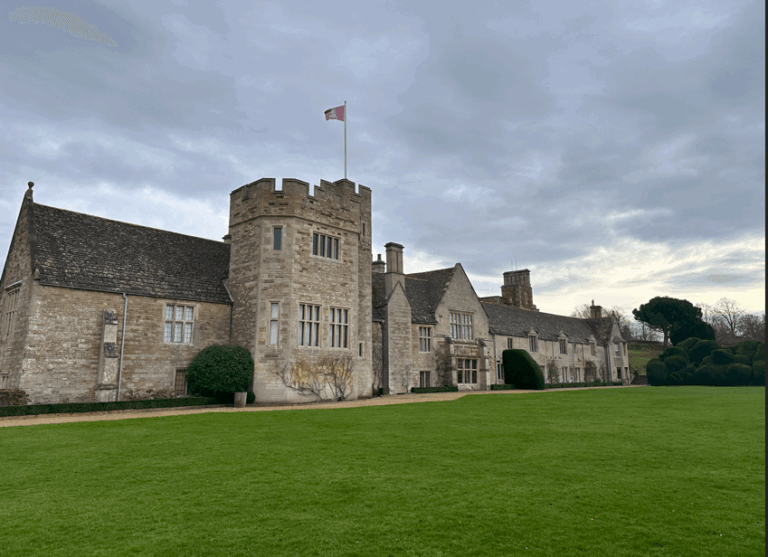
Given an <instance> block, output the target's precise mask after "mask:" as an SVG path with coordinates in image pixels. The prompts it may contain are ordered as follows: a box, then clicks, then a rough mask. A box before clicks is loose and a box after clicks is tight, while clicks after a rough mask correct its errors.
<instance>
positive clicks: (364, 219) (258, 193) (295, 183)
mask: <svg viewBox="0 0 768 557" xmlns="http://www.w3.org/2000/svg"><path fill="white" fill-rule="evenodd" d="M355 190H356V187H355V183H354V182H351V181H349V180H338V181H336V182H328V181H326V180H320V185H319V186H314V187H313V188H312V192H311V193H310V187H309V183H307V182H304V181H302V180H297V179H296V178H283V180H282V183H281V185H280V187H279V188H278V187H277V180H275V178H261V179H260V180H256V181H255V182H252V183H250V184H246V185H244V186H241V187H239V188H237V189H236V190H234V191H233V192H232V193H231V194H230V198H229V199H230V203H229V223H230V228H231V227H233V226H236V225H238V224H240V223H243V222H246V221H249V220H252V219H254V218H258V217H263V216H270V217H273V216H284V217H302V218H306V219H308V220H311V221H316V222H322V223H324V224H326V225H329V226H336V227H339V228H342V229H347V230H349V231H355V232H357V231H358V230H359V229H360V227H361V226H362V224H361V223H365V224H366V226H368V227H370V218H371V190H370V188H367V187H366V186H363V185H362V184H361V185H359V186H357V190H358V191H355ZM369 230H370V228H369Z"/></svg>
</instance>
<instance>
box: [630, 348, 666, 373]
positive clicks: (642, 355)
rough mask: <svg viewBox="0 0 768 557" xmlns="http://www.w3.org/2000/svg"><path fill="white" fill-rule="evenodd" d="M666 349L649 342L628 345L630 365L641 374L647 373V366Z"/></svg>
mask: <svg viewBox="0 0 768 557" xmlns="http://www.w3.org/2000/svg"><path fill="white" fill-rule="evenodd" d="M662 352H664V350H662V349H661V347H658V346H653V345H649V344H632V343H631V342H630V343H629V344H628V345H627V355H628V356H629V367H630V369H633V370H635V371H637V373H638V374H639V375H645V366H646V365H647V364H648V362H650V361H651V360H652V359H654V358H658V357H659V356H660V355H661V353H662Z"/></svg>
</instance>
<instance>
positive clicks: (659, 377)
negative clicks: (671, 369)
mask: <svg viewBox="0 0 768 557" xmlns="http://www.w3.org/2000/svg"><path fill="white" fill-rule="evenodd" d="M645 375H646V377H648V384H649V385H651V386H653V387H656V386H658V385H666V384H667V377H668V376H669V373H668V372H667V366H666V365H664V362H662V361H661V360H660V359H659V358H654V359H652V360H651V361H649V362H648V363H647V364H646V365H645Z"/></svg>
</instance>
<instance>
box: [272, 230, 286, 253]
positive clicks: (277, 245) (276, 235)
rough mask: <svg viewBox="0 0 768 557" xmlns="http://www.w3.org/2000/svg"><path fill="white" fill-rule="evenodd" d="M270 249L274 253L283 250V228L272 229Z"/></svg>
mask: <svg viewBox="0 0 768 557" xmlns="http://www.w3.org/2000/svg"><path fill="white" fill-rule="evenodd" d="M272 249H273V250H275V251H280V250H281V249H283V227H282V226H273V227H272Z"/></svg>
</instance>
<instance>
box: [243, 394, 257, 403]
mask: <svg viewBox="0 0 768 557" xmlns="http://www.w3.org/2000/svg"><path fill="white" fill-rule="evenodd" d="M254 402H256V394H255V393H254V392H253V391H248V394H247V395H245V403H246V404H253V403H254Z"/></svg>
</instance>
